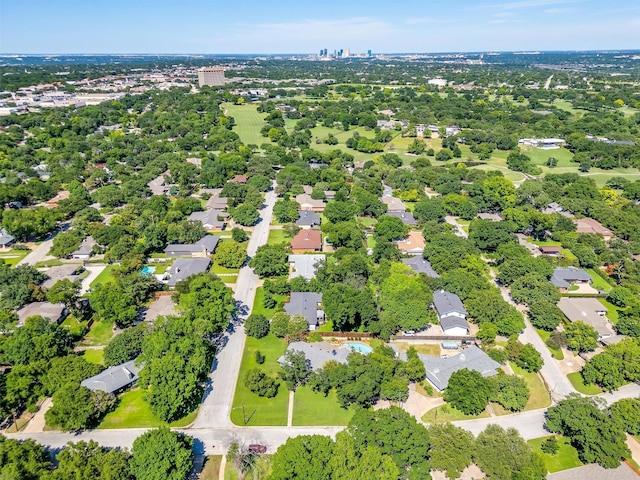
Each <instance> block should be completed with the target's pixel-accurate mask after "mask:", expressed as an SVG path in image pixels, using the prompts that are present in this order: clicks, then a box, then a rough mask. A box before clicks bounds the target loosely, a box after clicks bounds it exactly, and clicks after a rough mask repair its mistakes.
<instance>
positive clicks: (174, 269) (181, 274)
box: [167, 258, 211, 287]
mask: <svg viewBox="0 0 640 480" xmlns="http://www.w3.org/2000/svg"><path fill="white" fill-rule="evenodd" d="M210 264H211V260H209V259H208V258H176V259H175V261H174V262H173V265H171V266H170V267H169V268H168V269H167V273H168V274H169V275H171V277H170V278H169V281H168V282H167V285H169V286H170V287H173V286H175V285H176V283H178V282H179V281H181V280H184V279H185V278H187V277H189V276H191V275H195V274H197V273H203V272H206V271H207V270H208V269H209V265H210Z"/></svg>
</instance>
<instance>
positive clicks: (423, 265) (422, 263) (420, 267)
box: [401, 255, 440, 278]
mask: <svg viewBox="0 0 640 480" xmlns="http://www.w3.org/2000/svg"><path fill="white" fill-rule="evenodd" d="M401 261H402V263H404V264H405V265H406V266H408V267H410V268H411V269H412V270H414V271H416V272H418V273H426V274H427V276H428V277H431V278H439V277H440V275H438V272H436V271H435V270H434V269H433V267H432V266H431V263H430V262H429V260H427V259H425V258H422V257H421V256H420V255H414V256H412V257H411V258H403V259H402V260H401Z"/></svg>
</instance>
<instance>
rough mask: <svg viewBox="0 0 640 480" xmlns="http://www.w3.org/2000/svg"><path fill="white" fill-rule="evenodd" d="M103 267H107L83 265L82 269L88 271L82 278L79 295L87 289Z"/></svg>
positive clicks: (104, 266)
mask: <svg viewBox="0 0 640 480" xmlns="http://www.w3.org/2000/svg"><path fill="white" fill-rule="evenodd" d="M105 268H107V266H106V265H85V267H84V269H85V270H86V271H87V272H89V275H87V276H86V277H85V278H83V279H82V286H81V287H80V295H84V294H85V293H87V292H88V291H89V287H90V286H91V284H92V283H93V281H94V280H95V279H96V278H98V275H100V274H101V273H102V271H103V270H104V269H105Z"/></svg>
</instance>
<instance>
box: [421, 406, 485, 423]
mask: <svg viewBox="0 0 640 480" xmlns="http://www.w3.org/2000/svg"><path fill="white" fill-rule="evenodd" d="M490 416H491V415H490V414H489V410H488V409H485V410H484V412H482V413H481V414H480V415H465V414H464V413H462V412H461V411H459V410H456V409H455V408H453V407H452V406H451V405H448V404H447V405H440V406H439V407H436V408H432V409H431V410H429V411H428V412H427V413H425V414H424V415H423V416H422V421H423V422H424V423H446V422H456V421H458V420H473V419H476V418H488V417H490Z"/></svg>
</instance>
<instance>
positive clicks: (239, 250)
mask: <svg viewBox="0 0 640 480" xmlns="http://www.w3.org/2000/svg"><path fill="white" fill-rule="evenodd" d="M215 258H216V261H217V262H218V263H219V264H220V265H222V266H223V267H225V268H240V267H242V265H243V264H244V262H245V260H246V259H247V250H246V247H245V246H244V245H241V244H239V243H236V242H228V241H227V242H222V243H220V244H219V245H218V248H217V249H216V256H215Z"/></svg>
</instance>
